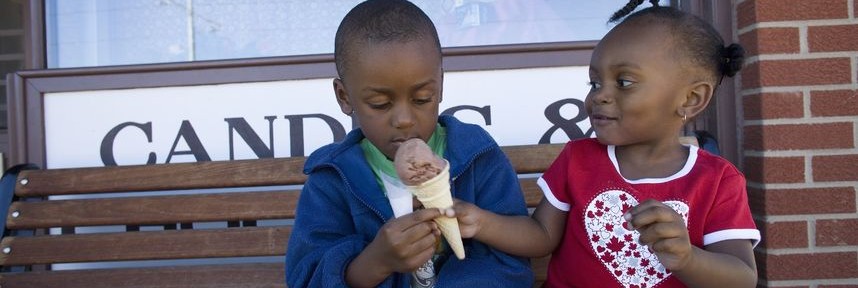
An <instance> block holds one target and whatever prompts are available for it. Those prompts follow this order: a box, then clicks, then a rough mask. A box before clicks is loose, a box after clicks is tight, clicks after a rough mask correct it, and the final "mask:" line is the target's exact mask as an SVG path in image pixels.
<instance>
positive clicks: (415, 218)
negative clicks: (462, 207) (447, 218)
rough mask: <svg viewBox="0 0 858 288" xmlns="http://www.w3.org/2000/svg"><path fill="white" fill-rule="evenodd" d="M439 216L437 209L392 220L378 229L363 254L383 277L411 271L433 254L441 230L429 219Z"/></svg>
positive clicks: (421, 211) (439, 212)
mask: <svg viewBox="0 0 858 288" xmlns="http://www.w3.org/2000/svg"><path fill="white" fill-rule="evenodd" d="M439 216H441V211H440V210H439V209H423V210H418V211H415V212H414V213H411V214H407V215H403V216H401V217H399V218H396V219H393V220H391V221H390V222H387V223H386V224H384V226H381V229H379V231H378V234H376V235H375V239H373V240H372V243H370V244H369V246H367V249H366V251H367V252H370V253H372V254H371V255H372V256H373V258H374V259H376V260H377V261H379V262H378V263H380V264H381V265H382V267H385V268H386V269H384V271H385V272H389V273H386V274H390V273H393V272H400V273H405V272H411V271H414V270H416V269H417V268H419V267H420V266H421V265H423V264H424V263H426V261H429V258H430V257H432V254H434V253H435V243H436V241H437V240H438V236H440V235H441V231H440V230H439V229H438V226H437V225H436V224H435V222H433V221H432V219H435V218H436V217H439ZM385 277H386V276H385Z"/></svg>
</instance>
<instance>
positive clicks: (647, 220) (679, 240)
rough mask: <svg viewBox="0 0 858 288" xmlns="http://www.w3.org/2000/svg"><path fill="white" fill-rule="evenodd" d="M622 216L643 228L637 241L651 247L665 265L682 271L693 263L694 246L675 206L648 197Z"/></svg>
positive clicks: (631, 224) (633, 227)
mask: <svg viewBox="0 0 858 288" xmlns="http://www.w3.org/2000/svg"><path fill="white" fill-rule="evenodd" d="M623 217H624V218H625V219H626V221H627V222H626V223H627V229H629V230H637V231H638V232H640V238H639V240H638V241H639V242H640V243H641V244H642V245H646V246H647V247H649V249H650V250H651V251H652V252H653V253H654V254H655V255H656V257H658V261H660V262H661V264H662V265H664V267H665V268H667V269H670V270H673V271H680V270H682V269H683V268H685V267H686V266H687V265H688V263H691V261H692V258H693V257H694V250H693V247H692V246H691V241H690V240H689V239H688V228H686V226H685V220H683V219H682V216H681V215H679V213H676V211H674V210H673V209H672V208H670V207H668V206H667V205H665V204H664V203H661V202H659V201H656V200H652V199H649V200H646V201H644V202H643V203H641V204H640V205H638V206H635V207H634V208H632V209H629V211H627V212H626V214H625V215H623ZM628 226H630V227H628Z"/></svg>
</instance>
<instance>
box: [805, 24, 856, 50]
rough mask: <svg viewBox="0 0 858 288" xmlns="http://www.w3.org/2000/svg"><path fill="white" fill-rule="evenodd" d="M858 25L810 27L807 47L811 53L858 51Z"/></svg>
mask: <svg viewBox="0 0 858 288" xmlns="http://www.w3.org/2000/svg"><path fill="white" fill-rule="evenodd" d="M856 35H858V25H837V26H810V27H808V28H807V45H808V48H810V52H836V51H849V52H853V51H856V50H858V37H856Z"/></svg>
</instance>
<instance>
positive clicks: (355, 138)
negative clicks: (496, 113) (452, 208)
mask: <svg viewBox="0 0 858 288" xmlns="http://www.w3.org/2000/svg"><path fill="white" fill-rule="evenodd" d="M438 123H440V124H441V126H444V127H445V128H446V129H447V149H446V151H445V152H444V158H446V159H447V161H449V163H450V175H451V177H454V178H455V177H457V176H459V175H461V174H462V173H464V171H465V170H466V169H467V168H468V166H470V165H471V163H472V162H473V161H474V159H475V158H476V157H477V156H478V155H479V154H481V153H484V152H486V151H488V150H489V149H491V148H492V147H494V146H496V144H495V142H494V140H493V139H492V138H491V136H489V135H488V133H487V132H486V131H485V130H483V129H482V128H480V127H479V126H476V125H473V124H466V123H462V122H461V121H459V120H457V119H456V118H454V117H453V116H448V115H441V116H439V117H438ZM363 138H364V135H363V132H361V130H360V129H359V128H358V129H354V130H352V131H351V132H349V134H348V135H346V138H345V139H343V141H342V142H339V143H333V144H329V145H326V146H324V147H322V148H319V149H318V150H316V151H314V152H313V153H312V154H311V155H310V157H308V158H307V162H306V164H305V165H304V173H307V174H309V173H310V172H312V171H314V170H316V169H321V168H323V167H331V168H333V169H335V170H337V171H338V172H339V173H340V174H341V176H343V177H344V178H345V179H344V180H345V182H346V185H347V186H348V187H349V189H350V190H351V192H352V193H354V195H355V196H356V197H357V198H359V199H360V200H361V201H363V202H364V203H365V204H366V205H368V206H370V207H372V208H373V209H375V210H376V211H377V212H379V213H380V214H381V216H382V217H383V218H384V219H385V220H388V219H391V218H393V210H392V209H391V207H390V202H389V201H388V200H387V197H385V196H384V192H383V191H382V190H381V187H379V186H378V182H376V181H375V176H374V175H373V174H372V173H373V172H372V169H371V168H370V166H369V163H368V162H367V161H366V158H364V155H363V150H361V148H360V145H359V143H360V141H361V140H362V139H363Z"/></svg>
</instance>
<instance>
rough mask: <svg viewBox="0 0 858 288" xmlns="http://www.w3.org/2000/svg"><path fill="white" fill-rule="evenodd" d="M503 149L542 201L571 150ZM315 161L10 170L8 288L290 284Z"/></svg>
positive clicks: (1, 277)
mask: <svg viewBox="0 0 858 288" xmlns="http://www.w3.org/2000/svg"><path fill="white" fill-rule="evenodd" d="M503 149H504V152H505V153H506V154H507V156H508V157H509V158H510V161H511V162H512V163H513V166H514V167H515V169H516V170H517V171H518V173H520V174H523V175H522V179H521V185H522V188H523V190H524V195H525V199H526V201H527V204H528V206H529V207H534V206H535V205H536V204H537V203H539V201H540V200H541V198H542V195H541V192H540V191H539V188H538V187H537V186H536V179H535V177H533V173H540V172H542V171H544V170H545V169H546V168H547V167H548V165H550V164H551V162H552V161H553V160H554V158H555V157H556V156H557V155H558V153H559V152H560V149H562V145H559V144H550V145H527V146H509V147H503ZM304 160H305V159H304V158H301V157H294V158H276V159H257V160H238V161H215V162H198V163H176V164H159V165H145V166H122V167H99V168H76V169H49V170H26V169H11V170H10V171H9V172H7V174H6V175H4V178H3V181H2V182H3V183H2V184H0V185H4V186H3V187H0V189H2V194H3V196H4V197H0V199H6V202H5V203H0V207H4V208H6V207H8V211H6V222H5V230H4V235H5V236H4V237H3V238H2V241H0V267H2V272H0V287H3V288H8V287H214V286H217V287H284V286H285V280H284V265H285V264H284V262H283V255H285V253H286V249H287V247H286V245H287V242H288V239H289V235H290V232H291V224H292V220H293V219H294V218H295V208H296V205H297V201H298V196H299V193H300V185H301V184H303V183H304V181H305V180H306V175H304V174H303V173H302V168H303V165H304ZM18 170H20V171H18ZM526 174H531V175H526ZM10 198H11V199H12V201H11V204H9V199H10ZM6 205H8V206H6ZM2 212H3V211H2V209H0V213H2ZM546 259H547V258H544V259H534V261H533V266H534V269H535V272H536V274H537V281H538V283H539V282H541V281H542V280H544V277H545V266H546V263H547V261H546ZM61 269H63V270H61ZM64 269H68V270H64ZM538 283H537V284H538Z"/></svg>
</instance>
